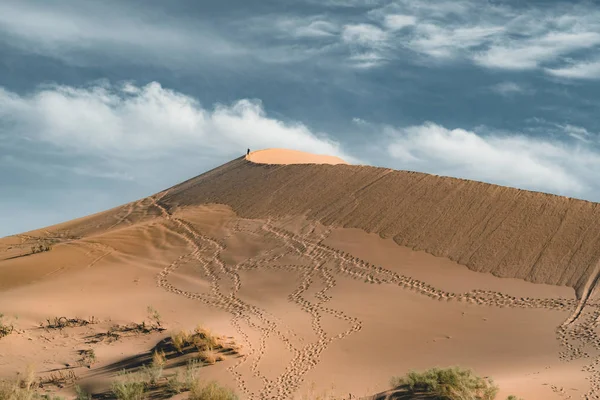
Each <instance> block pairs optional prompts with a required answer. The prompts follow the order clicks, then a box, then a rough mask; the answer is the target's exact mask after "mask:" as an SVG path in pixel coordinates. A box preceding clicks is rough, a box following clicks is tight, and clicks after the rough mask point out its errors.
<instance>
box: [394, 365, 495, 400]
mask: <svg viewBox="0 0 600 400" xmlns="http://www.w3.org/2000/svg"><path fill="white" fill-rule="evenodd" d="M391 384H392V386H393V387H394V388H396V387H403V388H405V389H407V390H408V391H410V392H411V393H413V394H430V395H434V396H435V397H436V398H438V399H440V400H493V399H495V398H496V394H497V393H498V387H497V386H496V385H494V383H493V381H492V380H491V379H489V378H481V377H478V376H476V375H475V374H473V372H472V371H471V370H468V369H462V368H459V367H451V368H431V369H429V370H427V371H423V372H416V371H410V372H409V373H408V374H406V375H405V376H403V377H401V378H392V380H391Z"/></svg>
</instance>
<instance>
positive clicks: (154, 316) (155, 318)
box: [146, 306, 162, 328]
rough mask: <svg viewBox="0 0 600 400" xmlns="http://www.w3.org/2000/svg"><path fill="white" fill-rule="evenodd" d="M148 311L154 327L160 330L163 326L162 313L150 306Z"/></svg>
mask: <svg viewBox="0 0 600 400" xmlns="http://www.w3.org/2000/svg"><path fill="white" fill-rule="evenodd" d="M146 310H147V311H148V319H149V320H150V321H152V325H153V326H154V327H156V328H160V327H161V326H162V317H161V316H160V313H159V312H158V311H156V309H155V308H154V307H152V306H148V308H147V309H146Z"/></svg>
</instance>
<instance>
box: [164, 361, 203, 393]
mask: <svg viewBox="0 0 600 400" xmlns="http://www.w3.org/2000/svg"><path fill="white" fill-rule="evenodd" d="M200 367H202V363H201V362H199V361H198V360H190V361H189V362H188V364H187V367H186V369H185V371H181V370H177V372H175V374H174V375H172V376H170V377H169V379H168V381H167V389H168V391H169V392H170V393H173V394H177V393H181V392H185V391H188V390H190V388H191V387H192V385H193V384H194V381H195V380H196V379H197V377H198V370H199V369H200Z"/></svg>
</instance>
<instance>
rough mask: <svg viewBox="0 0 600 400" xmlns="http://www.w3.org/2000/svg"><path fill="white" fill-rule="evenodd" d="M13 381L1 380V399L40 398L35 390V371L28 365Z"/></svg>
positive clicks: (25, 399) (30, 399)
mask: <svg viewBox="0 0 600 400" xmlns="http://www.w3.org/2000/svg"><path fill="white" fill-rule="evenodd" d="M19 375H20V377H19V378H18V379H15V380H13V381H0V400H35V399H38V398H40V396H39V394H38V393H36V391H35V381H36V377H35V371H34V369H33V367H31V366H29V367H27V370H26V371H25V373H24V374H19Z"/></svg>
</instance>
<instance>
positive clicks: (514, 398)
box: [506, 394, 523, 400]
mask: <svg viewBox="0 0 600 400" xmlns="http://www.w3.org/2000/svg"><path fill="white" fill-rule="evenodd" d="M506 400H523V399H522V398H520V397H517V396H515V395H512V394H511V395H510V396H508V397H507V398H506Z"/></svg>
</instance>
